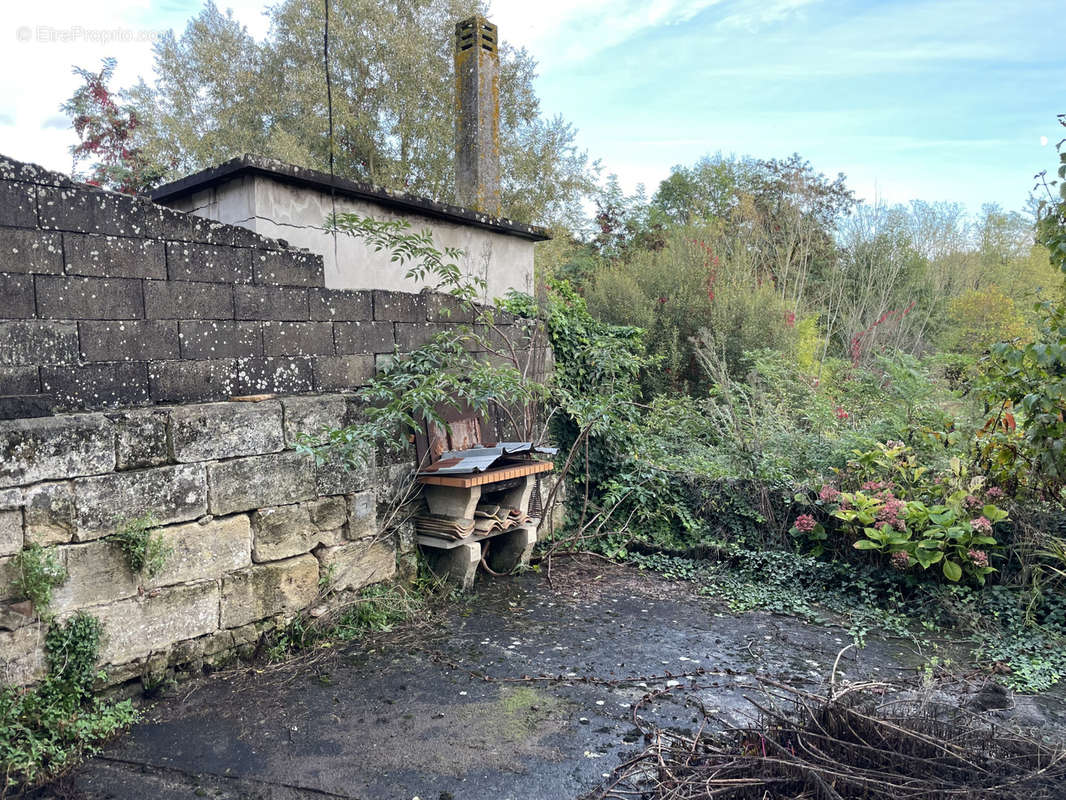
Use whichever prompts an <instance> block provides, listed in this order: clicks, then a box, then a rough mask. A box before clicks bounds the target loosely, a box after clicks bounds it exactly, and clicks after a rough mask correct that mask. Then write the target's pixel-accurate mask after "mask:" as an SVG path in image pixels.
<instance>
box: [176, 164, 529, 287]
mask: <svg viewBox="0 0 1066 800" xmlns="http://www.w3.org/2000/svg"><path fill="white" fill-rule="evenodd" d="M335 200H336V205H337V212H338V213H340V214H344V213H356V214H359V215H361V216H364V217H374V218H376V219H385V220H392V219H399V218H401V216H402V218H404V219H407V220H409V221H410V222H411V225H412V227H413V228H414V230H417V231H421V230H429V231H430V232H431V233H432V234H433V240H434V243H435V245H436V246H437V248H438V249H443V248H445V247H457V248H459V249H460V250H462V251H463V253H464V254H465V255H464V257H463V259H461V261H460V267H461V268H462V269H463V270H464V272H466V273H467V274H470V275H477V276H479V277H481V278H483V279H485V280H486V281H487V290H486V292H485V297H484V298H483V299H484V300H485V301H491V300H492V299H493V298H496V297H504V296H505V295H506V294H507V292H508V291H509V290H511V289H514V290H516V291H520V292H525V293H527V294H532V292H533V242H531V241H527V240H525V239H521V238H518V237H515V236H508V235H505V234H501V233H495V232H492V231H489V230H485V229H483V228H476V227H473V226H468V225H458V224H455V223H450V222H446V221H443V220H439V219H434V218H432V217H428V216H427V217H420V216H418V215H415V214H408V213H405V214H403V215H399V214H396V213H393V212H392V211H390V210H389V209H387V208H384V207H382V206H379V205H377V204H374V203H370V202H363V201H358V200H352V199H349V198H346V197H343V196H340V195H338V196H337V197H336V198H335ZM332 203H333V199H331V197H330V195H329V193H328V192H325V191H319V190H316V189H311V188H306V187H297V186H292V185H290V184H286V183H282V182H280V181H277V180H274V179H271V178H268V177H264V176H256V177H254V178H253V177H243V178H238V179H235V180H233V181H231V182H230V183H226V184H224V185H222V186H219V187H217V188H212V189H208V190H205V191H203V192H199V193H197V194H194V195H190V196H189V197H187V198H183V199H182V200H179V201H175V202H174V207H175V208H178V209H181V210H184V211H193V210H194V209H195V211H194V213H196V214H198V215H200V216H204V217H209V218H211V219H215V220H219V221H221V222H227V223H231V224H234V225H241V226H243V227H246V228H248V229H249V230H252V231H255V232H256V233H259V234H262V235H263V236H276V237H279V238H283V239H285V240H286V241H288V242H290V243H291V244H293V245H294V246H297V247H302V248H307V249H308V250H310V251H311V252H314V253H317V254H319V255H321V256H322V258H323V262H324V265H325V285H326V286H328V287H330V288H333V289H369V288H376V289H392V290H397V291H407V292H410V291H418V289H419V288H420V287H419V285H418V284H416V283H414V282H412V281H409V280H407V279H405V278H404V270H403V269H402V268H400V267H397V266H396V265H395V264H393V263H392V262H391V261H390V260H389V254H388V253H385V252H381V253H378V252H375V251H374V250H372V249H371V248H368V247H367V246H366V245H365V244H363V242H362V241H361V240H358V239H354V238H351V237H346V236H340V237H337V239H336V247H335V246H334V237H333V236H331V235H329V234H326V233H325V232H324V231H322V230H321V227H322V224H323V222H324V220H325V219H326V218H327V216H329V214H330V213H331V212H332V208H333V205H332Z"/></svg>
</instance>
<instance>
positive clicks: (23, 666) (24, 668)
mask: <svg viewBox="0 0 1066 800" xmlns="http://www.w3.org/2000/svg"><path fill="white" fill-rule="evenodd" d="M46 671H47V664H46V662H45V657H44V626H42V625H27V626H25V627H21V628H19V629H18V630H14V631H9V632H0V685H4V686H24V685H26V684H27V683H32V682H33V681H36V680H40V679H41V678H43V677H44V674H45V672H46Z"/></svg>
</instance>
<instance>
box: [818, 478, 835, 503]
mask: <svg viewBox="0 0 1066 800" xmlns="http://www.w3.org/2000/svg"><path fill="white" fill-rule="evenodd" d="M838 497H840V490H839V489H837V488H836V487H835V486H830V485H829V484H828V483H827V484H826V485H825V486H823V487H822V490H821V491H820V492H818V499H819V500H821V501H822V502H823V503H833V502H835V501H836V499H837V498H838Z"/></svg>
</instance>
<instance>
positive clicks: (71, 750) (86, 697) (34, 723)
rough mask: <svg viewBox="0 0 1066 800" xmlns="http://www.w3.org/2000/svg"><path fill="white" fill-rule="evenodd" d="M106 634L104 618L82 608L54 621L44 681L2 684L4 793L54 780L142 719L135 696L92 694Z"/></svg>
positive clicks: (0, 787)
mask: <svg viewBox="0 0 1066 800" xmlns="http://www.w3.org/2000/svg"><path fill="white" fill-rule="evenodd" d="M101 633H102V628H101V625H100V621H99V620H97V619H95V618H94V617H91V616H89V615H88V614H86V613H84V612H79V613H77V614H75V615H74V616H73V617H71V618H70V619H69V620H67V621H66V622H64V623H63V624H55V625H52V626H51V627H50V628H49V630H48V634H47V635H46V637H45V653H46V655H47V657H48V674H47V675H46V676H45V678H44V680H42V681H41V683H40V684H38V685H37V686H35V687H31V688H22V687H14V686H4V687H0V798H2V797H6V796H9V795H11V794H19V793H21V791H23V790H25V789H29V788H32V787H34V786H38V785H41V784H43V783H47V782H48V781H51V780H54V779H55V778H57V777H59V776H60V775H62V774H63V773H65V772H67V771H68V770H70V769H71V768H72V767H74V766H76V765H77V764H78V763H79V762H80V760H81V759H82V758H85V757H86V756H90V755H92V754H93V753H95V752H97V750H98V749H99V747H100V745H101V744H102V743H103V742H105V741H107V740H108V739H109V738H110V737H111V736H113V735H115V734H116V733H118V732H119V731H121V730H122V729H124V728H126V727H127V726H129V725H130V724H131V723H133V722H135V721H136V720H137V718H138V716H139V714H138V712H137V711H136V710H135V709H134V708H133V705H132V703H131V702H130V701H129V700H125V701H122V702H120V703H108V702H105V701H103V700H101V699H100V698H98V697H95V696H94V695H93V692H92V688H93V683H94V681H95V680H96V679H97V678H98V677H99V673H98V672H97V669H96V661H97V656H98V653H99V648H100V638H101Z"/></svg>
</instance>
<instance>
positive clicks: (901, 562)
mask: <svg viewBox="0 0 1066 800" xmlns="http://www.w3.org/2000/svg"><path fill="white" fill-rule="evenodd" d="M889 560H890V561H891V562H892V566H893V567H895V568H896V569H898V570H900V571H902V570H905V569H907V567H909V566H910V565H911V556H910V553H907V552H904V551H903V550H900V551H899V552H898V553H893V554H892V557H891V558H890V559H889Z"/></svg>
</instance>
